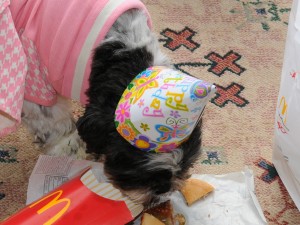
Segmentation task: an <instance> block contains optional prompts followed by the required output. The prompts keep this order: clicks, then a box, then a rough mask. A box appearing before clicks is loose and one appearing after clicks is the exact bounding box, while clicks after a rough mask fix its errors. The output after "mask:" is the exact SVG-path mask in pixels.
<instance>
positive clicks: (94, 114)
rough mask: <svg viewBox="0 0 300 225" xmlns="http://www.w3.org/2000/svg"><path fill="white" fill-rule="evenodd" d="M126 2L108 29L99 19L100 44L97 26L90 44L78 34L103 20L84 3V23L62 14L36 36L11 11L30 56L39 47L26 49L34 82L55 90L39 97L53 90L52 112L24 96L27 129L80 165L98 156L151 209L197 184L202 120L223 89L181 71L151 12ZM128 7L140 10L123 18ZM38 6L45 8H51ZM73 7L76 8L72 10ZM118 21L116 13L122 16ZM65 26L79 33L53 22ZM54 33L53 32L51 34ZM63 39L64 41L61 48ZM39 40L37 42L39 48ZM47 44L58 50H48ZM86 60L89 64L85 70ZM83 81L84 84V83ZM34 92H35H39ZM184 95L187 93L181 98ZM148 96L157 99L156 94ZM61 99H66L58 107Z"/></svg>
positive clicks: (115, 0)
mask: <svg viewBox="0 0 300 225" xmlns="http://www.w3.org/2000/svg"><path fill="white" fill-rule="evenodd" d="M126 1H127V0H110V1H108V2H107V3H106V4H108V5H109V4H110V5H109V6H107V5H106V6H105V5H104V6H103V7H104V9H102V11H101V13H103V12H105V13H103V14H104V15H103V18H104V17H109V16H108V15H109V14H108V11H109V10H108V9H107V8H109V7H112V8H115V9H116V8H117V9H118V10H117V11H118V13H119V14H120V15H118V16H117V18H115V20H114V21H113V22H108V23H104V22H103V21H102V20H101V19H99V17H98V16H97V15H96V16H95V17H96V18H95V19H94V21H96V22H97V23H103V26H102V28H101V29H104V30H105V29H106V31H105V34H101V35H103V36H102V37H99V36H97V35H96V36H95V37H94V38H90V36H92V34H91V33H92V32H96V31H93V29H94V28H93V25H91V27H92V28H91V30H92V31H91V32H90V33H89V34H88V35H87V34H85V32H87V30H86V29H85V28H84V27H83V28H80V29H79V28H78V29H77V27H76V25H77V24H81V25H82V26H83V25H84V23H89V21H88V18H89V16H91V14H92V12H93V13H94V14H95V12H94V11H93V10H96V8H97V7H98V6H95V7H92V8H89V9H85V7H87V6H86V5H84V4H83V3H82V1H81V0H80V1H79V0H78V1H77V0H74V1H69V2H73V3H75V2H76V4H77V5H78V4H79V6H77V12H76V13H77V14H71V15H70V17H66V16H62V15H63V14H60V11H61V10H60V9H56V10H57V14H56V16H57V17H58V18H56V17H53V19H51V20H52V21H49V22H44V23H45V24H44V26H38V25H36V26H38V28H35V29H36V30H37V31H33V28H32V27H31V26H33V24H35V23H33V22H32V23H31V24H27V25H26V26H29V28H30V27H31V29H28V30H30V32H28V30H26V29H27V28H28V27H26V26H25V27H24V24H21V22H20V21H21V19H22V18H24V17H25V15H21V14H20V13H15V12H14V11H16V10H17V9H19V8H20V7H19V8H18V7H17V6H15V5H12V6H11V8H10V10H11V14H12V18H13V20H14V22H15V27H16V29H17V31H18V35H19V37H20V40H21V43H22V45H23V47H24V46H26V45H27V46H31V48H29V50H28V48H27V50H26V49H25V50H24V52H25V55H26V57H27V59H28V64H29V65H28V67H29V68H28V71H29V72H28V73H30V72H32V71H33V72H36V71H38V72H36V73H35V75H36V74H39V75H41V76H43V77H44V80H48V81H49V80H51V81H53V82H52V84H51V86H49V84H42V85H41V88H40V89H42V88H44V87H45V89H46V90H47V91H48V92H47V93H49V94H48V95H47V96H46V99H48V100H49V99H50V101H49V102H52V103H49V104H48V103H47V104H46V103H44V102H45V101H35V100H36V98H35V97H32V96H33V94H26V90H27V89H26V88H27V87H26V88H25V100H24V103H23V109H22V122H24V123H25V124H26V125H27V127H28V128H29V130H30V131H31V133H33V135H34V136H35V140H36V143H37V144H38V145H39V146H40V147H42V148H44V149H45V152H46V153H47V154H50V155H68V156H72V157H74V158H86V157H89V156H90V155H92V156H93V157H95V158H96V159H97V160H99V161H102V162H103V163H104V169H105V173H106V175H107V176H108V178H109V180H110V181H111V182H112V183H113V184H114V185H115V186H116V187H117V188H119V189H120V190H122V191H123V192H124V193H125V194H127V195H129V196H130V197H131V198H132V199H134V200H136V201H139V202H142V203H144V204H149V203H151V202H153V201H155V200H157V199H159V198H160V197H161V196H165V195H167V194H168V193H170V192H172V191H174V190H177V189H179V188H180V186H181V185H182V183H183V182H184V180H185V179H187V178H188V177H189V173H188V171H189V169H190V168H191V167H192V166H193V164H194V163H195V162H196V160H197V159H198V156H199V154H200V145H201V113H202V111H203V109H204V107H205V104H206V102H207V99H208V97H209V95H210V94H211V93H212V92H213V89H214V87H213V86H209V85H208V84H206V83H205V82H204V83H203V82H202V81H200V80H198V79H196V78H192V77H189V76H186V75H184V74H181V73H179V72H176V71H175V70H173V69H172V66H171V64H170V62H169V60H168V59H167V57H166V56H165V55H164V54H163V53H162V52H161V51H160V49H159V43H158V41H157V39H156V37H155V35H154V34H153V32H152V31H151V22H150V19H149V15H148V13H147V11H146V9H145V8H144V6H143V5H142V4H141V3H140V2H139V1H137V0H130V1H129V0H128V1H127V2H126ZM13 2H14V1H12V4H13ZM29 2H31V1H29ZM49 2H51V1H49ZM53 2H54V0H53ZM89 2H91V1H89ZM93 2H101V0H98V1H93ZM125 2H126V4H125ZM41 4H42V3H41ZM76 4H74V5H76ZM86 4H88V3H86ZM128 4H132V6H131V8H128V7H127V9H126V10H123V11H122V12H121V13H120V11H121V9H119V8H118V7H120V5H122V7H124V5H126V6H127V5H128ZM50 6H51V5H50ZM38 7H41V8H43V7H44V5H39V6H38ZM68 7H69V9H73V8H76V7H75V6H74V7H73V6H72V7H71V6H70V4H69V6H68ZM78 7H81V8H83V9H82V11H84V10H86V11H88V12H89V13H88V14H87V15H86V17H85V18H87V19H86V20H82V21H79V22H77V21H73V20H76V19H78V18H77V17H76V16H75V17H72V16H74V15H78V17H79V16H81V15H80V13H81V11H80V10H78ZM31 8H34V7H31ZM73 10H74V9H73ZM37 11H38V10H37ZM45 11H46V14H45V15H42V14H41V15H40V14H39V13H38V12H35V13H36V14H35V15H36V17H37V19H40V18H44V19H47V16H49V15H48V14H47V12H48V11H47V10H45ZM68 13H70V12H69V11H68ZM110 13H111V14H114V11H113V12H110ZM94 14H93V15H94ZM40 16H42V17H40ZM49 18H50V17H49ZM49 18H48V20H49ZM51 18H52V17H51ZM31 19H32V18H31ZM33 19H34V18H33ZM33 19H32V20H33ZM29 20H30V19H29ZM62 21H68V22H69V23H71V24H69V27H67V28H64V27H63V26H62V25H61V27H60V28H57V29H56V30H53V29H52V27H51V26H52V25H53V23H54V24H55V23H63V22H62ZM110 23H111V25H110ZM47 24H48V25H49V26H50V27H47V26H45V25H47ZM73 29H74V30H73ZM76 29H77V30H76ZM49 30H50V31H49ZM38 32H46V34H43V33H41V34H40V33H38ZM47 32H48V33H47ZM60 32H62V34H61V33H60ZM101 32H102V31H101ZM101 32H100V33H101ZM98 33H99V32H98ZM98 33H97V34H98ZM68 35H69V36H70V35H72V36H70V37H69V36H68ZM76 35H79V36H80V35H81V36H84V38H83V39H84V41H82V42H80V41H79V38H78V36H76ZM56 38H59V39H60V40H63V41H64V42H63V43H61V44H60V45H58V44H57V43H56ZM80 38H82V37H80ZM33 39H34V41H36V40H38V42H37V43H35V45H33V43H34V41H32V40H33ZM45 40H46V41H45ZM86 40H88V41H86ZM43 41H45V42H43ZM47 41H48V42H47ZM51 41H52V42H51ZM69 41H70V42H71V43H70V42H69ZM91 42H92V44H90V43H91ZM80 43H81V44H80ZM43 45H48V46H50V47H49V48H48V49H46V50H43V47H45V46H43ZM78 45H79V46H78ZM85 45H90V46H91V49H88V50H84V51H83V50H82V49H83V47H85ZM81 46H83V47H82V49H80V47H81ZM56 48H57V49H56ZM89 50H91V51H89ZM32 52H33V53H32ZM35 52H37V53H35ZM74 52H76V53H78V52H79V56H78V57H77V58H75V59H76V60H77V61H76V60H74V59H73V58H74V57H73V53H74ZM47 54H48V55H47ZM49 54H50V56H49ZM28 55H29V56H28ZM44 55H47V57H45V56H44ZM77 55H78V54H77ZM72 57H73V58H72ZM85 57H87V59H86V60H85V61H84V60H83V62H82V61H80V60H82V58H85ZM36 58H38V59H39V61H40V63H39V65H38V66H35V67H34V66H33V65H32V64H33V63H34V61H35V60H36ZM65 58H67V59H65ZM70 58H71V59H70ZM62 60H65V61H62ZM68 65H71V66H73V67H75V69H73V70H72V73H75V75H73V76H74V78H72V79H71V78H70V77H67V78H65V77H64V76H67V75H63V76H60V75H57V74H56V75H55V76H56V77H55V78H53V79H52V78H48V76H49V77H50V74H51V73H56V72H59V73H62V74H64V73H65V74H68V72H69V71H71V70H69V69H68V68H66V67H67V66H68ZM45 68H46V69H45ZM45 71H46V72H45ZM74 71H75V72H74ZM143 71H144V72H143ZM79 73H82V74H83V75H79V76H77V74H79ZM86 73H88V75H87V76H85V74H86ZM27 76H28V75H27ZM45 77H46V79H45ZM26 79H29V78H26ZM32 80H34V79H32ZM29 82H33V83H34V81H31V80H29ZM43 85H44V86H43ZM32 86H33V84H31V87H29V88H28V89H30V88H31V90H29V91H28V93H31V92H34V91H35V90H32V89H33V88H32ZM36 86H37V85H36ZM172 88H173V89H172ZM176 88H177V89H178V90H180V91H181V92H180V93H179V92H178V93H174V90H176ZM77 89H79V90H80V91H81V92H82V90H83V94H82V93H79V94H77V93H75V92H76V90H77ZM81 89H82V90H81ZM149 90H150V91H152V94H151V93H150V94H149V93H148V94H147V91H149ZM43 93H44V92H42V94H43ZM56 93H58V94H60V96H63V97H58V98H57V97H56ZM42 94H41V95H42ZM36 95H38V96H37V97H40V96H39V94H36ZM26 96H27V97H26ZM74 96H75V97H74ZM65 97H67V98H73V99H75V100H80V101H81V102H83V103H84V104H85V106H84V109H85V111H84V113H83V115H82V116H81V117H80V118H79V120H78V121H77V122H75V120H74V119H73V117H72V111H71V107H70V102H69V100H68V99H67V98H65ZM204 97H205V98H204ZM56 98H57V99H56ZM203 99H205V102H203ZM198 100H199V102H198ZM149 101H151V102H149ZM201 101H202V102H201ZM53 102H54V103H53ZM126 104H128V105H126ZM144 104H145V105H144ZM147 104H148V105H147ZM146 106H147V107H146ZM151 107H152V108H151ZM126 110H129V111H126ZM149 110H150V111H151V110H153V111H151V112H152V114H151V115H152V116H149V115H150V111H149ZM122 113H123V114H122ZM126 113H127V114H126ZM147 113H148V114H147ZM186 113H189V114H186ZM129 114H130V115H129ZM192 117H193V118H192ZM149 132H150V133H149ZM148 133H149V134H148Z"/></svg>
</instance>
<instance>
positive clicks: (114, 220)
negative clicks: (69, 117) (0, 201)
mask: <svg viewBox="0 0 300 225" xmlns="http://www.w3.org/2000/svg"><path fill="white" fill-rule="evenodd" d="M142 210H143V207H142V205H139V204H135V203H133V202H132V201H131V200H130V199H129V198H128V197H126V196H124V195H123V194H122V193H121V192H120V191H119V190H118V189H116V188H114V187H113V186H112V184H110V183H100V182H98V180H97V179H96V177H95V176H94V174H93V172H92V170H88V171H85V172H83V173H82V174H81V175H79V176H77V177H75V178H74V179H72V180H70V181H68V182H66V183H64V184H63V185H61V186H59V187H58V188H56V189H54V190H53V191H51V192H50V193H48V194H47V195H46V196H43V197H42V198H40V199H38V200H37V201H35V202H33V203H31V204H29V205H28V206H27V207H25V208H24V209H22V210H21V211H19V212H18V213H16V214H15V215H13V216H11V217H9V218H8V219H6V220H5V221H3V222H2V223H1V225H21V224H22V225H27V224H28V225H52V224H54V225H124V224H126V223H128V222H130V221H132V220H133V219H134V218H135V217H136V216H137V215H138V214H140V213H141V212H142Z"/></svg>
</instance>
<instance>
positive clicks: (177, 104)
mask: <svg viewBox="0 0 300 225" xmlns="http://www.w3.org/2000/svg"><path fill="white" fill-rule="evenodd" d="M215 89H216V88H215V86H214V85H212V84H209V83H207V82H205V81H202V80H199V79H197V78H195V77H191V76H188V75H186V74H184V73H181V72H180V71H177V70H173V69H169V68H166V67H150V68H148V69H146V70H145V71H143V72H141V73H140V74H138V75H137V76H136V77H135V78H134V79H133V80H132V81H131V83H130V84H129V85H128V87H127V89H126V90H125V91H124V93H123V95H122V97H121V99H120V101H119V104H118V106H117V109H116V111H115V124H116V128H117V131H118V132H119V133H120V135H121V136H122V137H123V138H125V139H126V140H127V141H128V142H129V143H130V144H132V145H133V146H135V147H137V148H138V149H140V150H142V151H145V152H148V151H152V152H170V151H172V150H174V149H175V148H176V147H177V146H179V145H180V144H181V143H182V142H184V141H185V140H186V139H187V138H188V137H189V135H190V134H191V133H192V131H193V129H194V128H195V126H196V125H197V123H198V121H199V119H200V117H201V114H202V112H203V109H204V107H205V105H206V104H207V102H208V101H209V99H210V98H211V95H212V94H213V93H214V92H215Z"/></svg>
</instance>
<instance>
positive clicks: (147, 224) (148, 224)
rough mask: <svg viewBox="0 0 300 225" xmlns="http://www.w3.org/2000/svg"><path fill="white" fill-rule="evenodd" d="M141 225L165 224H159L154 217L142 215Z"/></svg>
mask: <svg viewBox="0 0 300 225" xmlns="http://www.w3.org/2000/svg"><path fill="white" fill-rule="evenodd" d="M141 225H165V224H164V223H163V222H161V221H160V220H159V219H157V218H156V217H155V216H153V215H151V214H149V213H144V214H143V216H142V223H141Z"/></svg>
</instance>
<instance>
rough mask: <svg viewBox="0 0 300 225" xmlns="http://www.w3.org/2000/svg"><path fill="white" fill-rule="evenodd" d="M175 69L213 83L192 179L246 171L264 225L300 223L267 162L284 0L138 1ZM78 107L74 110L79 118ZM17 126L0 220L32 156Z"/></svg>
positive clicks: (2, 184)
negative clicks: (250, 174) (195, 175)
mask: <svg viewBox="0 0 300 225" xmlns="http://www.w3.org/2000/svg"><path fill="white" fill-rule="evenodd" d="M144 2H145V3H146V5H147V6H148V9H149V11H150V13H151V15H152V20H153V25H154V28H153V29H154V31H155V32H156V33H157V36H158V38H159V40H160V43H161V47H162V49H163V51H164V52H165V53H166V54H167V55H168V56H169V57H170V58H171V59H172V61H173V63H174V64H175V66H176V67H177V68H178V69H180V70H182V71H185V72H187V73H189V74H192V75H195V76H197V77H199V78H201V79H204V80H207V81H210V82H213V83H215V84H216V85H217V86H218V92H217V94H216V95H215V97H214V98H213V99H212V100H211V102H210V103H209V105H208V107H207V108H206V113H205V116H204V136H203V154H202V156H201V158H200V159H199V162H198V163H197V165H196V166H195V168H194V169H193V171H192V172H193V173H210V174H222V173H229V172H236V171H241V170H243V168H244V167H245V166H246V165H247V166H248V167H249V168H250V169H252V170H253V171H254V173H255V185H256V194H257V197H258V199H259V202H260V204H261V207H262V209H263V212H264V214H265V216H266V218H267V220H268V223H269V224H271V225H297V224H300V213H299V211H298V210H297V208H296V206H295V205H294V203H293V202H292V200H291V198H290V197H289V194H288V193H287V191H286V189H285V187H284V185H283V184H282V182H281V180H280V178H279V177H278V175H277V172H276V170H275V168H274V167H273V164H272V138H273V130H274V113H275V107H276V101H277V93H278V90H279V83H280V76H281V65H282V61H283V52H284V45H285V37H286V32H287V22H288V16H289V9H290V7H291V3H292V2H291V0H287V1H280V0H270V1H259V0H252V1H250V0H223V1H220V0H197V1H195V0H145V1H144ZM79 110H80V109H79V108H78V107H76V106H74V111H76V112H75V113H76V114H77V115H78V113H79ZM31 143H32V139H31V138H30V136H28V134H27V133H26V130H25V129H24V128H20V129H19V130H18V132H17V133H14V134H13V135H11V136H8V137H6V138H3V139H1V140H0V219H3V218H5V217H7V216H9V215H11V214H13V213H14V212H15V211H17V210H18V209H20V208H21V207H23V206H24V203H25V199H26V188H27V182H28V177H29V175H30V173H31V170H32V168H33V166H34V164H35V162H36V159H37V157H38V154H39V153H40V152H39V151H38V150H36V149H34V147H33V145H32V144H31ZM233 225H234V224H233Z"/></svg>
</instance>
